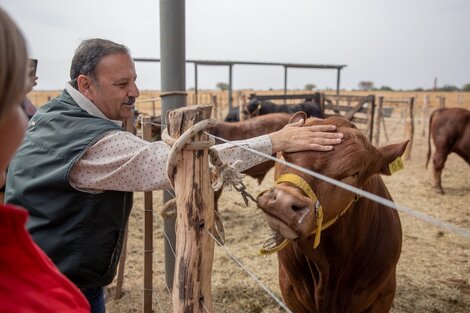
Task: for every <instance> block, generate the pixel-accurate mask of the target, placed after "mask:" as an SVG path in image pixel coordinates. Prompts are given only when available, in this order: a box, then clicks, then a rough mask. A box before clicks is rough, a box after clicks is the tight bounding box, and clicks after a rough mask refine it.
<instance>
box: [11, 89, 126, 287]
mask: <svg viewBox="0 0 470 313" xmlns="http://www.w3.org/2000/svg"><path fill="white" fill-rule="evenodd" d="M114 130H122V129H121V128H120V127H119V126H117V125H116V124H114V123H113V122H111V121H108V120H105V119H102V118H99V117H95V116H92V115H90V114H88V113H87V112H86V111H84V110H82V109H81V108H80V107H79V106H78V105H77V104H76V103H75V102H74V101H73V99H72V98H71V97H70V95H69V94H68V93H67V92H66V91H65V90H64V92H63V93H62V94H61V95H60V96H58V97H57V98H55V99H53V100H51V101H50V102H49V103H47V104H46V105H44V106H43V107H41V108H40V109H39V110H38V111H37V113H36V114H35V115H34V117H33V118H32V119H31V121H30V123H29V124H28V129H27V131H26V136H25V139H24V141H23V143H22V145H21V147H20V148H19V150H18V151H17V153H16V155H15V157H14V158H13V160H12V162H11V163H10V165H9V168H8V178H7V187H6V192H5V201H6V202H8V203H11V204H15V205H18V206H21V207H24V208H25V209H27V210H28V211H29V219H28V222H27V228H28V231H29V232H30V234H31V235H32V237H33V239H34V241H35V242H36V243H37V244H38V245H39V246H40V247H41V248H42V249H43V250H44V251H45V252H46V254H47V255H48V256H49V257H50V258H51V259H52V261H53V262H54V263H55V264H56V265H57V267H58V268H59V270H60V271H61V272H62V273H63V274H65V275H66V276H67V277H68V278H69V279H70V280H72V281H73V282H74V283H75V284H76V285H77V286H78V287H80V288H89V287H99V286H105V285H107V284H109V283H111V281H112V280H113V278H114V276H115V273H116V267H117V263H118V260H119V256H120V253H121V248H122V242H123V238H124V231H125V227H126V224H127V220H128V217H129V213H130V210H131V207H132V193H130V192H121V191H105V192H103V193H98V194H92V193H87V192H82V191H78V190H76V189H74V188H73V187H72V186H71V185H70V183H69V173H70V170H71V168H72V166H73V165H74V164H75V163H76V162H77V160H78V159H79V158H80V157H81V156H82V155H83V153H84V152H85V151H86V150H87V148H88V147H90V146H91V145H93V144H94V143H95V142H96V141H97V140H99V139H100V138H102V137H103V136H104V135H105V134H106V133H108V132H110V131H114ZM90 175H93V173H90Z"/></svg>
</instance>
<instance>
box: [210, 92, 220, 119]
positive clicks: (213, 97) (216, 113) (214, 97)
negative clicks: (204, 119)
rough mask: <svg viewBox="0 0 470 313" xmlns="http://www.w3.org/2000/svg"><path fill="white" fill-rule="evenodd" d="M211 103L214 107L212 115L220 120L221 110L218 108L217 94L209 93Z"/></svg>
mask: <svg viewBox="0 0 470 313" xmlns="http://www.w3.org/2000/svg"><path fill="white" fill-rule="evenodd" d="M211 105H212V107H213V109H214V117H215V118H216V119H217V120H219V121H222V112H221V111H222V110H221V109H220V107H219V105H218V104H217V95H211Z"/></svg>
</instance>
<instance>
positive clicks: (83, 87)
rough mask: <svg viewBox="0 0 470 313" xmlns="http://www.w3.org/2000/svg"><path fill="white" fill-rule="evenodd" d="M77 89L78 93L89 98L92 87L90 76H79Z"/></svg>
mask: <svg viewBox="0 0 470 313" xmlns="http://www.w3.org/2000/svg"><path fill="white" fill-rule="evenodd" d="M77 87H78V91H80V92H81V93H82V94H84V95H85V96H88V95H89V93H90V87H91V80H90V78H89V77H88V76H85V75H78V77H77Z"/></svg>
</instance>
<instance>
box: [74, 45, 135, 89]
mask: <svg viewBox="0 0 470 313" xmlns="http://www.w3.org/2000/svg"><path fill="white" fill-rule="evenodd" d="M119 53H126V54H128V55H130V51H129V49H128V48H127V47H126V46H124V45H121V44H118V43H115V42H113V41H110V40H106V39H101V38H93V39H87V40H84V41H82V43H81V44H80V45H79V46H78V48H77V49H76V50H75V55H74V56H73V59H72V65H71V67H70V79H71V84H72V86H73V87H75V88H77V78H78V76H79V75H86V76H89V77H91V78H92V79H96V75H95V74H96V73H95V71H96V66H97V65H98V63H99V62H100V61H101V59H103V58H104V57H106V56H108V55H111V54H119Z"/></svg>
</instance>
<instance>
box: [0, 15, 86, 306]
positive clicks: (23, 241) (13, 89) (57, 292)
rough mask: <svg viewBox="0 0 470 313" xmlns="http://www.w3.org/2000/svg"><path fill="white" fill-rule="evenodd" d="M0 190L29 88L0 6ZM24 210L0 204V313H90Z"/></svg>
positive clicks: (17, 41) (16, 37) (23, 57)
mask: <svg viewBox="0 0 470 313" xmlns="http://www.w3.org/2000/svg"><path fill="white" fill-rule="evenodd" d="M0 30H1V31H0V145H1V146H0V186H3V185H4V184H5V172H6V168H7V167H8V164H9V162H10V159H11V157H12V156H13V154H14V153H15V151H16V149H17V148H18V146H19V145H20V143H21V141H22V140H23V136H24V133H25V128H26V122H27V120H26V117H25V114H24V112H23V110H22V107H21V102H22V99H23V98H24V96H25V93H26V92H27V91H28V89H27V88H28V87H27V84H28V82H27V79H25V77H26V76H27V50H26V43H25V40H24V37H23V35H22V34H21V32H20V31H19V29H18V27H17V26H16V24H15V22H14V21H13V20H12V19H11V18H10V17H9V16H8V14H7V13H6V12H5V11H4V10H3V9H2V8H1V7H0ZM27 218H28V213H27V211H26V210H24V209H22V208H19V207H15V206H12V205H4V204H0V311H1V312H3V313H29V312H34V313H43V312H44V313H45V312H47V313H54V312H56V313H58V312H76V313H83V312H90V307H89V304H88V302H87V301H86V299H85V297H84V296H83V294H82V293H81V292H80V290H78V289H77V288H76V287H75V285H74V284H73V283H71V282H70V281H69V280H68V279H67V278H66V277H65V276H64V275H62V274H61V273H60V272H59V270H58V269H57V268H56V267H55V266H54V264H53V263H52V262H51V260H50V259H49V258H48V257H47V256H46V255H45V253H44V252H43V251H42V250H41V249H40V248H39V247H38V246H37V245H36V244H35V243H34V242H33V240H32V239H31V237H30V235H29V234H28V232H27V231H26V228H25V222H26V219H27Z"/></svg>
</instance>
